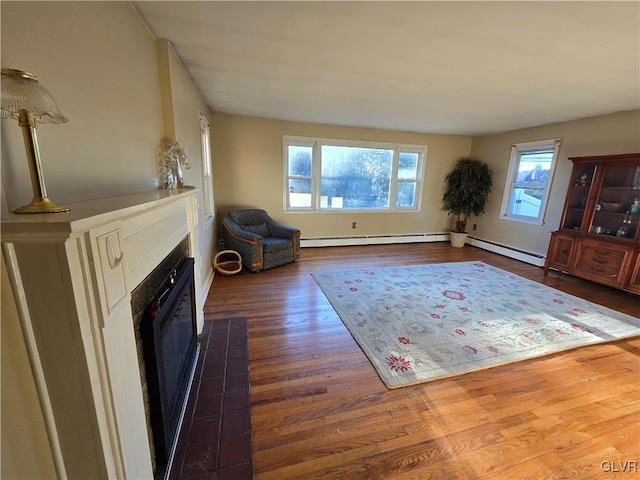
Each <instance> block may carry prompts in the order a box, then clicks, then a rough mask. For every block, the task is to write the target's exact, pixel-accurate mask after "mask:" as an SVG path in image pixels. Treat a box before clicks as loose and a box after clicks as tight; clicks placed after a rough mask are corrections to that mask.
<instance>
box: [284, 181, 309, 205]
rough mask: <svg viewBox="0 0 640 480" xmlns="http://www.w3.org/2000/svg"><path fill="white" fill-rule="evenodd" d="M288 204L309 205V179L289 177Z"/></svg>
mask: <svg viewBox="0 0 640 480" xmlns="http://www.w3.org/2000/svg"><path fill="white" fill-rule="evenodd" d="M289 206H290V207H299V208H308V207H311V179H301V178H290V179H289Z"/></svg>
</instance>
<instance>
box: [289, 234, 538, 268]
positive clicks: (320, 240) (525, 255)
mask: <svg viewBox="0 0 640 480" xmlns="http://www.w3.org/2000/svg"><path fill="white" fill-rule="evenodd" d="M448 241H449V234H448V233H421V234H407V235H360V236H352V237H315V238H301V239H300V246H301V247H303V248H304V247H344V246H349V245H389V244H394V243H428V242H448ZM467 244H469V245H473V246H474V247H478V248H482V249H483V250H488V251H490V252H493V253H497V254H499V255H503V256H505V257H509V258H513V259H515V260H520V261H522V262H525V263H529V264H531V265H535V266H537V267H543V266H544V262H545V257H544V256H543V255H539V254H537V253H532V252H527V251H525V250H521V249H518V248H515V247H511V246H509V245H503V244H499V243H495V242H491V241H489V240H483V239H480V238H475V237H468V238H467Z"/></svg>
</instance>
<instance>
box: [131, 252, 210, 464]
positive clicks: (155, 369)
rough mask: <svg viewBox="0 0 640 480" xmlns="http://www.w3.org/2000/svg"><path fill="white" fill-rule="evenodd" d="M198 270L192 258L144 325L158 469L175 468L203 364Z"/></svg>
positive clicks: (163, 290)
mask: <svg viewBox="0 0 640 480" xmlns="http://www.w3.org/2000/svg"><path fill="white" fill-rule="evenodd" d="M193 268H194V260H193V258H186V259H184V261H183V262H182V264H181V265H180V266H179V267H178V268H176V269H174V270H173V271H172V272H171V274H170V277H169V279H168V280H167V281H166V284H165V285H164V286H163V287H162V288H161V289H160V292H159V293H158V295H157V297H156V298H155V299H154V300H153V301H152V302H151V303H150V304H149V306H148V307H147V309H146V311H145V314H144V318H143V319H142V322H141V324H140V334H141V337H142V347H143V353H144V364H145V375H146V381H147V391H148V402H149V405H148V410H149V412H148V414H149V421H150V425H151V430H152V435H153V447H154V450H155V464H156V466H157V467H162V466H168V465H170V460H171V455H172V450H173V448H174V444H175V441H176V437H177V434H178V431H179V426H180V422H181V420H182V415H183V411H184V404H185V398H186V395H187V394H188V392H189V387H190V382H191V379H192V378H193V369H194V368H195V362H196V359H197V330H196V306H195V293H194V272H193ZM157 473H158V472H156V474H157Z"/></svg>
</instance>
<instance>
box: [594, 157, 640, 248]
mask: <svg viewBox="0 0 640 480" xmlns="http://www.w3.org/2000/svg"><path fill="white" fill-rule="evenodd" d="M639 224H640V164H637V163H636V164H629V163H627V164H621V165H607V166H605V170H604V175H603V181H602V188H601V189H600V194H599V195H598V200H597V202H596V206H595V212H594V214H593V219H592V221H591V225H590V226H589V232H590V233H596V234H599V235H610V236H615V237H619V238H630V239H633V238H636V236H637V234H638V225H639Z"/></svg>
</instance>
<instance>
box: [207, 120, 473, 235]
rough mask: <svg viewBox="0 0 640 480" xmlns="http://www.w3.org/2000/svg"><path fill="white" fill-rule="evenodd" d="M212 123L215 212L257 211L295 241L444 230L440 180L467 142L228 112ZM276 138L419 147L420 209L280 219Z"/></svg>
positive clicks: (466, 148)
mask: <svg viewBox="0 0 640 480" xmlns="http://www.w3.org/2000/svg"><path fill="white" fill-rule="evenodd" d="M213 121H214V125H213V136H214V138H213V150H214V152H213V158H214V169H213V170H214V174H215V175H214V187H215V191H216V206H217V208H218V210H219V212H220V213H221V214H223V213H226V211H228V210H230V209H232V208H237V207H259V208H264V209H266V210H267V211H268V212H269V213H270V214H271V216H272V217H274V218H276V219H278V220H279V221H282V222H283V223H286V224H290V225H296V226H297V227H298V228H300V229H301V230H302V237H303V238H311V237H327V236H350V235H376V234H398V235H400V234H411V233H440V232H448V231H449V228H450V224H451V220H450V219H449V218H448V217H447V213H446V212H444V211H442V209H441V207H442V194H443V188H444V183H443V182H444V177H445V175H446V174H447V173H448V172H449V170H450V169H451V168H452V167H453V165H454V164H455V162H456V160H457V159H458V158H459V157H460V156H464V155H468V154H469V152H470V149H471V137H465V136H458V135H432V134H423V133H410V132H397V131H389V130H375V129H368V128H352V127H340V126H332V125H320V124H310V123H293V122H283V121H277V120H263V119H258V118H248V117H236V116H228V115H215V116H214V119H213ZM283 135H294V136H309V137H322V138H335V139H350V140H363V141H375V142H388V143H405V144H419V145H427V147H428V150H427V161H426V170H425V185H424V190H423V197H422V209H421V211H419V212H407V213H349V212H328V213H290V214H284V213H283V208H284V205H283V202H284V194H283V189H284V187H283V185H284V172H283V169H284V166H283V151H282V148H283V147H282V145H283V144H282V136H283ZM218 217H221V215H218ZM354 221H355V222H356V223H357V228H356V229H355V230H353V229H352V228H351V223H352V222H354Z"/></svg>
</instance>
